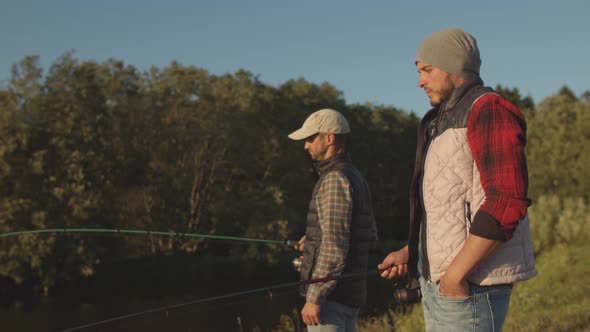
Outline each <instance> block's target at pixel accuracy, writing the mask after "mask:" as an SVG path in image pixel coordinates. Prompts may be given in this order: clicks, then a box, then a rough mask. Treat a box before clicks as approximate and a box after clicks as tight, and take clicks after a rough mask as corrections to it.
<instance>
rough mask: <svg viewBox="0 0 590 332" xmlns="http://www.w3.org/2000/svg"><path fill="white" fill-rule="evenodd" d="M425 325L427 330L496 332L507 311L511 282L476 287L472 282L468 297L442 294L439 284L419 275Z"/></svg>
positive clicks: (500, 326)
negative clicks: (455, 297)
mask: <svg viewBox="0 0 590 332" xmlns="http://www.w3.org/2000/svg"><path fill="white" fill-rule="evenodd" d="M420 289H421V291H422V305H423V307H424V324H425V325H426V331H427V332H434V331H436V332H438V331H444V332H447V331H453V332H455V331H458V332H459V331H465V332H466V331H469V332H497V331H501V330H502V324H503V323H504V319H505V318H506V314H507V313H508V306H509V304H510V294H511V293H512V286H511V285H494V286H477V285H473V284H469V296H468V297H467V298H459V299H453V298H447V297H444V296H441V295H440V292H439V287H438V284H437V283H434V282H429V281H427V280H425V279H424V278H422V277H420Z"/></svg>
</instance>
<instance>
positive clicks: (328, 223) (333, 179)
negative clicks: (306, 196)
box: [306, 172, 353, 304]
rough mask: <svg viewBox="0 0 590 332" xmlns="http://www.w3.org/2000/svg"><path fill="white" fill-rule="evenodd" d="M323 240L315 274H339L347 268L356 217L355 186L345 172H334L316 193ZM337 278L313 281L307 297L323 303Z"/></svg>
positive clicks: (314, 301)
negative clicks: (352, 187)
mask: <svg viewBox="0 0 590 332" xmlns="http://www.w3.org/2000/svg"><path fill="white" fill-rule="evenodd" d="M316 203H317V207H318V219H319V224H320V228H321V230H322V243H321V245H320V248H319V254H318V258H317V262H316V267H315V268H314V270H313V274H312V278H314V279H316V278H323V277H329V276H338V275H340V274H342V271H343V270H344V264H345V260H346V255H347V254H348V246H349V239H350V226H351V221H352V204H353V202H352V190H351V186H350V182H349V181H348V179H347V178H346V177H345V176H344V174H342V173H341V172H330V173H328V174H327V175H326V177H325V178H324V180H323V181H322V183H321V185H320V188H319V190H318V193H317V196H316ZM336 282H337V280H331V281H327V282H324V283H316V284H311V285H309V288H308V290H307V296H306V301H307V302H311V303H315V304H322V303H323V302H324V301H325V300H326V297H327V296H328V294H329V293H330V292H331V291H332V290H333V289H334V288H335V287H336Z"/></svg>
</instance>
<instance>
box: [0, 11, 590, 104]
mask: <svg viewBox="0 0 590 332" xmlns="http://www.w3.org/2000/svg"><path fill="white" fill-rule="evenodd" d="M0 3H1V4H2V6H1V9H0V41H1V46H2V51H1V52H0V80H1V81H2V82H4V83H5V82H6V80H7V79H8V78H9V75H10V68H11V65H12V64H14V63H16V62H18V61H19V60H20V59H22V58H23V57H24V56H27V55H33V54H36V55H39V56H40V57H41V64H42V66H43V67H44V69H45V70H47V69H48V68H49V66H50V64H51V63H53V62H54V61H55V60H56V59H57V58H58V57H59V56H61V55H63V54H64V53H65V52H67V51H70V50H74V51H75V53H74V56H75V57H77V58H78V59H80V60H93V61H97V62H103V61H105V60H107V59H109V58H115V59H118V60H123V61H124V62H125V63H126V64H130V65H133V66H135V67H137V68H139V69H140V70H145V69H148V68H149V67H150V66H152V65H155V66H157V67H164V66H166V65H168V64H170V62H171V61H173V60H177V61H178V62H180V63H182V64H184V65H195V66H197V67H200V68H204V69H207V70H209V72H210V73H212V74H224V73H233V72H235V71H236V70H238V69H240V68H243V69H246V70H248V71H250V72H252V73H253V74H255V75H258V76H259V79H260V80H261V81H263V82H265V83H267V84H270V85H273V86H278V85H279V84H281V83H283V82H285V81H286V80H289V79H293V78H300V77H302V78H305V79H306V80H308V81H311V82H314V83H322V82H329V83H331V84H332V85H334V86H335V87H336V88H338V89H339V90H341V91H342V92H343V93H344V97H345V99H346V101H347V103H364V102H371V103H374V104H384V105H393V106H395V107H398V108H402V109H405V110H407V111H414V112H415V113H416V114H418V115H422V114H423V113H424V111H425V110H426V109H427V108H428V101H427V98H426V97H425V95H424V93H423V92H422V90H421V89H419V88H417V85H416V84H417V78H418V76H417V72H416V69H415V67H414V55H415V51H416V48H417V47H418V45H419V43H420V42H421V41H422V40H423V39H424V38H425V37H427V36H428V35H429V34H430V33H432V32H434V31H436V30H440V29H442V28H446V27H460V28H463V29H465V30H466V31H468V32H470V33H471V34H472V35H474V36H475V37H476V39H477V41H478V43H479V46H480V50H481V54H482V62H483V63H482V70H481V76H482V78H483V80H484V82H485V83H486V84H487V85H491V86H495V85H496V84H502V85H504V86H507V87H517V88H519V90H520V91H521V93H522V94H523V95H530V96H532V97H533V98H534V100H535V102H539V101H540V100H541V99H542V98H544V97H548V96H550V95H552V94H554V93H556V92H557V91H558V90H559V88H561V87H562V86H563V85H567V86H569V87H570V88H571V89H572V90H573V91H574V92H575V93H576V94H578V95H579V94H580V93H582V92H584V91H586V90H590V78H589V77H590V65H589V63H590V38H589V34H590V19H589V16H590V1H586V0H537V1H535V0H521V1H519V0H511V1H506V0H497V1H485V2H484V1H476V0H471V1H467V0H465V1H430V0H429V1H396V0H387V1H385V0H384V1H370V0H365V1H347V0H340V1H336V0H297V1H294V0H290V1H287V0H260V1H259V0H202V1H199V0H193V1H176V0H168V1H149V0H143V1H139V0H138V1H131V0H127V1H126V0H117V1H114V0H96V1H84V0H71V1H66V0H51V1H41V0H38V1H32V0H1V2H0ZM310 111H312V110H310Z"/></svg>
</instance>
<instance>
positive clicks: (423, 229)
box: [420, 106, 445, 281]
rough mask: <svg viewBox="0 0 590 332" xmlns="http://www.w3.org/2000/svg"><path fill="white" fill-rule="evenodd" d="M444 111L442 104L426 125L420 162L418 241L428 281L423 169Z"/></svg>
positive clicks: (424, 274) (428, 265) (428, 263)
mask: <svg viewBox="0 0 590 332" xmlns="http://www.w3.org/2000/svg"><path fill="white" fill-rule="evenodd" d="M444 113H445V108H444V106H443V108H442V109H441V110H439V113H438V114H437V116H436V123H434V126H433V127H432V128H430V127H431V126H430V124H429V125H428V130H429V133H430V137H429V138H428V143H427V145H426V154H425V155H424V161H423V163H422V175H421V176H420V203H421V204H422V220H421V223H422V226H421V227H420V242H421V245H422V277H423V278H424V279H426V280H429V281H430V277H431V276H430V262H429V259H428V245H427V243H428V236H427V231H426V230H427V227H428V221H427V219H428V218H427V216H426V206H425V204H424V189H423V188H424V173H425V171H424V169H425V167H426V158H427V157H428V152H429V150H430V145H431V144H432V141H433V140H434V138H435V137H436V135H437V134H438V127H439V125H440V120H441V118H442V117H443V114H444Z"/></svg>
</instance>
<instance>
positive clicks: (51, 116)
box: [0, 53, 418, 293]
mask: <svg viewBox="0 0 590 332" xmlns="http://www.w3.org/2000/svg"><path fill="white" fill-rule="evenodd" d="M325 107H330V108H335V109H338V110H340V111H342V112H343V113H345V114H346V115H347V116H348V117H349V118H350V122H351V127H352V128H353V133H354V134H353V140H352V142H351V144H350V151H351V154H352V156H353V160H354V161H355V163H356V164H357V166H358V167H359V168H360V169H361V171H363V172H364V173H365V174H367V177H368V179H369V182H370V185H371V186H372V187H373V188H374V192H375V193H374V197H375V199H376V202H377V203H376V214H377V216H378V218H379V221H380V222H381V224H382V225H383V226H382V227H380V228H382V229H383V231H382V232H381V234H380V235H381V236H382V238H384V239H385V238H392V237H393V238H396V237H397V238H404V237H405V234H406V230H405V229H404V227H405V220H407V204H405V203H406V196H407V194H406V192H407V186H408V184H409V176H410V172H411V165H412V163H411V161H412V160H413V149H412V148H411V146H412V145H413V143H408V142H413V140H414V136H415V130H416V126H417V123H418V119H417V118H416V117H415V116H413V115H407V114H405V113H403V112H401V111H398V110H396V109H395V108H391V107H381V106H372V105H363V106H360V105H347V104H346V103H345V101H344V99H343V97H342V93H341V92H340V91H338V90H337V89H336V88H335V87H333V86H331V85H330V84H328V83H323V84H320V85H317V84H313V83H310V82H307V81H305V80H304V79H297V80H290V81H287V82H285V83H284V84H282V85H280V86H279V87H277V88H275V87H272V86H268V85H265V84H263V83H262V82H260V81H259V80H258V78H257V77H256V76H254V75H252V74H251V73H249V72H247V71H244V70H240V71H237V72H236V73H233V74H226V75H221V76H215V75H210V74H209V73H208V72H207V71H206V70H203V69H199V68H196V67H194V66H184V65H182V64H179V63H177V62H172V63H171V64H170V65H169V66H167V67H165V68H155V67H154V68H150V69H149V70H148V71H146V72H143V73H140V72H138V71H137V70H136V69H135V68H134V67H133V66H129V65H125V64H124V63H123V62H121V61H118V60H114V59H111V60H108V61H106V62H105V63H95V62H91V61H86V62H80V61H78V60H77V59H75V58H74V56H73V54H72V53H67V54H65V55H63V56H62V57H61V58H59V59H58V60H57V61H56V62H55V63H54V64H53V65H52V66H51V68H49V71H48V72H47V73H46V75H45V76H43V70H42V69H41V68H40V67H39V65H38V58H37V57H27V58H25V59H23V60H22V61H21V63H19V64H17V65H15V66H14V68H13V71H12V79H11V80H10V82H9V84H8V85H7V87H6V88H4V89H0V120H1V121H0V190H1V192H0V207H1V210H0V231H2V232H9V231H17V230H24V229H38V228H62V227H68V228H93V227H97V228H98V227H100V228H124V229H141V230H160V231H175V232H181V233H187V232H198V233H209V234H223V235H234V236H245V237H258V238H271V239H292V240H293V239H298V238H299V237H300V236H301V234H302V232H303V227H304V224H305V214H306V210H307V205H308V200H309V196H310V195H311V189H312V187H313V183H314V181H315V178H314V174H313V169H312V168H311V163H310V162H309V158H308V156H307V153H305V151H304V150H303V143H302V142H293V141H291V140H289V139H288V138H287V134H288V133H289V132H291V131H293V130H294V129H296V128H297V127H299V126H300V125H301V123H302V122H303V120H304V119H305V117H307V116H308V115H309V113H311V112H312V111H315V110H317V109H320V108H325ZM374 146H387V147H389V148H387V149H382V151H381V152H380V153H379V154H375V153H373V151H372V147H374ZM392 220H394V221H396V223H393V222H391V221H392ZM286 250H290V249H288V248H285V247H284V246H281V247H280V248H279V247H277V246H272V245H257V244H252V245H246V246H225V247H224V248H221V247H219V246H216V245H213V244H212V243H210V241H209V240H203V239H191V240H186V239H178V238H174V237H148V238H147V239H146V238H141V237H101V238H88V237H87V236H81V235H80V236H78V235H69V236H58V235H40V236H34V237H33V236H30V237H19V238H10V239H3V240H2V243H1V244H0V254H2V256H1V257H2V264H1V267H0V276H3V277H6V278H8V279H10V280H12V281H13V282H15V283H21V282H25V281H29V282H30V283H32V284H35V285H38V286H39V287H40V289H41V290H43V292H45V293H47V292H48V290H49V289H50V287H51V286H52V285H53V284H54V283H55V282H57V281H63V280H69V279H72V278H76V277H77V276H80V275H83V276H91V275H93V274H94V273H95V270H96V265H97V264H100V263H101V262H104V261H105V260H109V259H110V257H121V258H123V259H131V258H133V257H141V256H150V255H155V254H163V255H168V254H175V253H196V252H202V253H207V251H215V252H216V253H218V254H225V255H230V256H237V257H242V258H244V259H256V260H261V261H264V262H266V263H267V264H276V263H277V260H278V258H277V257H279V255H281V254H283V253H284V252H285V251H286Z"/></svg>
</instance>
